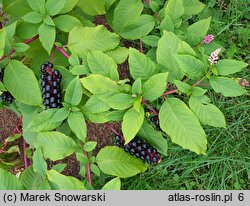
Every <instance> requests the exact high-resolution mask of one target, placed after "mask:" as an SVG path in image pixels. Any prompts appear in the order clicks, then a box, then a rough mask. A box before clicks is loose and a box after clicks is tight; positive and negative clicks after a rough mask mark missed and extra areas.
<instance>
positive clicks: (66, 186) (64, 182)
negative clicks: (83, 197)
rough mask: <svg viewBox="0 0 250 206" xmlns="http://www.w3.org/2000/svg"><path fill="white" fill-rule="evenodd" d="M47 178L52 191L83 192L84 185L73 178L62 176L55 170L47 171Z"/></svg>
mask: <svg viewBox="0 0 250 206" xmlns="http://www.w3.org/2000/svg"><path fill="white" fill-rule="evenodd" d="M47 176H48V180H49V182H50V183H51V184H52V189H54V190H85V186H84V184H83V183H82V182H81V181H80V180H78V179H76V178H74V177H70V176H65V175H62V174H60V173H59V172H57V171H55V170H49V171H48V172H47Z"/></svg>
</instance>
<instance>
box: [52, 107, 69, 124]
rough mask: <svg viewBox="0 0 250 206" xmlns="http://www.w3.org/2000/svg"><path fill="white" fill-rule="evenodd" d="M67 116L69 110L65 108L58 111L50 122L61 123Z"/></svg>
mask: <svg viewBox="0 0 250 206" xmlns="http://www.w3.org/2000/svg"><path fill="white" fill-rule="evenodd" d="M68 116H69V110H68V109H67V108H65V107H63V108H60V109H58V110H57V111H56V112H55V113H54V115H53V117H52V119H51V122H62V121H63V120H65V119H66V118H67V117H68Z"/></svg>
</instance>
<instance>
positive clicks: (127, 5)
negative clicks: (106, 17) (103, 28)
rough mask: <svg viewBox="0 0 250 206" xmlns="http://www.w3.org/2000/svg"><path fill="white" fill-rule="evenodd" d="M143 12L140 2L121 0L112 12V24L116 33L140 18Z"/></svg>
mask: <svg viewBox="0 0 250 206" xmlns="http://www.w3.org/2000/svg"><path fill="white" fill-rule="evenodd" d="M142 10H143V3H142V2H141V1H140V0H121V1H120V2H119V4H118V5H117V6H116V8H115V10H114V18H113V22H112V26H113V29H114V30H115V31H116V33H119V32H120V31H122V29H123V28H124V27H125V26H127V25H128V24H130V23H131V22H133V21H134V19H136V18H137V17H139V16H140V14H141V12H142Z"/></svg>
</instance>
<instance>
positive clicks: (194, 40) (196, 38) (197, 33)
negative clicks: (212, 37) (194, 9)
mask: <svg viewBox="0 0 250 206" xmlns="http://www.w3.org/2000/svg"><path fill="white" fill-rule="evenodd" d="M210 22H211V17H209V18H207V19H203V20H200V21H198V22H196V23H194V24H192V25H191V26H189V27H188V28H187V38H188V42H189V43H190V44H191V46H195V45H197V44H199V43H201V41H202V40H203V37H204V36H205V35H206V34H207V32H208V29H209V26H210Z"/></svg>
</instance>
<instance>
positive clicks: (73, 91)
mask: <svg viewBox="0 0 250 206" xmlns="http://www.w3.org/2000/svg"><path fill="white" fill-rule="evenodd" d="M81 99H82V85H81V82H80V80H79V77H78V76H77V77H75V78H74V79H73V80H72V81H71V82H70V84H69V85H68V87H67V89H66V92H65V97H64V101H65V102H67V103H69V104H71V105H73V106H77V105H78V104H79V103H80V101H81Z"/></svg>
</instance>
